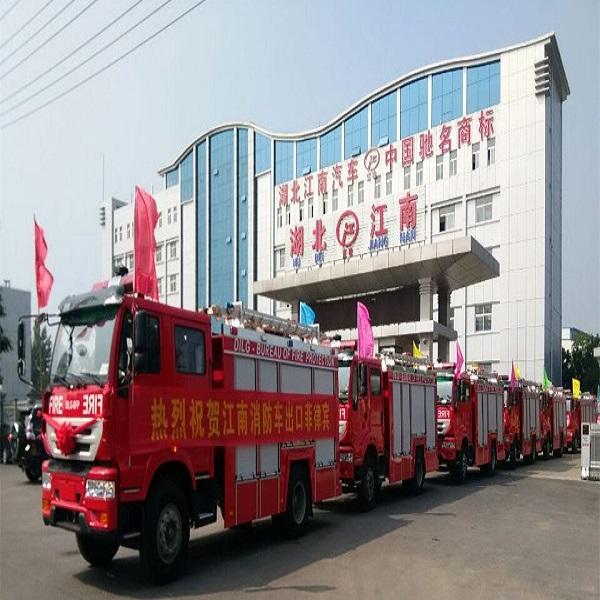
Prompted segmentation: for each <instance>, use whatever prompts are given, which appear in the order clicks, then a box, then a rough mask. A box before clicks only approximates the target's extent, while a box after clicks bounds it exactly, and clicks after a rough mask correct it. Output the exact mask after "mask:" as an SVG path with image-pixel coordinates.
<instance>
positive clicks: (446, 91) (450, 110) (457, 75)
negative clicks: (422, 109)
mask: <svg viewBox="0 0 600 600" xmlns="http://www.w3.org/2000/svg"><path fill="white" fill-rule="evenodd" d="M462 80H463V70H462V69H454V70H452V71H446V72H445V73H438V74H437V75H433V77H432V81H431V126H432V127H435V126H436V125H440V124H441V123H445V122H446V121H451V120H452V119H456V118H457V117H460V116H461V115H462Z"/></svg>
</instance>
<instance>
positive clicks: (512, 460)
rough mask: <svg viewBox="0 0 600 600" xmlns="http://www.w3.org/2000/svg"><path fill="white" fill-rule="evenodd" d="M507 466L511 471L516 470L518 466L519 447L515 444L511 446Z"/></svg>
mask: <svg viewBox="0 0 600 600" xmlns="http://www.w3.org/2000/svg"><path fill="white" fill-rule="evenodd" d="M506 464H507V465H508V468H509V469H514V468H515V467H516V466H517V447H516V446H515V445H514V444H511V445H510V448H509V450H508V459H507V461H506Z"/></svg>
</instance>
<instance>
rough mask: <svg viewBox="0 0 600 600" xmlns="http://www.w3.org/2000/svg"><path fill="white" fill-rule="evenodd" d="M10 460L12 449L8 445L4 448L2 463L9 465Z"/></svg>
mask: <svg viewBox="0 0 600 600" xmlns="http://www.w3.org/2000/svg"><path fill="white" fill-rule="evenodd" d="M9 462H10V450H9V449H8V447H7V446H4V448H2V464H3V465H7V464H8V463H9Z"/></svg>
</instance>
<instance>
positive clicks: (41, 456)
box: [19, 406, 48, 483]
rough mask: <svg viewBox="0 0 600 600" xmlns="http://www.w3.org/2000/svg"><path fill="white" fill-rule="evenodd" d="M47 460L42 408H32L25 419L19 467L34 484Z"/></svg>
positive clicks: (40, 476) (40, 475) (39, 477)
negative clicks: (23, 446) (23, 442)
mask: <svg viewBox="0 0 600 600" xmlns="http://www.w3.org/2000/svg"><path fill="white" fill-rule="evenodd" d="M47 458H48V454H46V449H45V448H44V442H43V441H42V407H41V406H34V407H33V408H32V409H31V412H30V413H29V415H27V416H26V417H25V448H24V449H23V454H22V456H21V457H20V459H19V466H20V467H21V469H23V471H25V475H27V479H29V481H31V482H33V483H35V482H37V481H39V480H40V479H41V478H42V463H43V462H44V461H45V460H46V459H47Z"/></svg>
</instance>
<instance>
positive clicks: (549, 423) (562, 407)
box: [540, 388, 567, 459]
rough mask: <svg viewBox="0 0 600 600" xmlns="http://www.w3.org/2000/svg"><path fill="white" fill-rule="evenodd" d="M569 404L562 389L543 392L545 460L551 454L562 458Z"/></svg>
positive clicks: (543, 450) (543, 445)
mask: <svg viewBox="0 0 600 600" xmlns="http://www.w3.org/2000/svg"><path fill="white" fill-rule="evenodd" d="M566 411H567V402H566V399H565V397H564V394H563V393H562V390H561V389H560V388H557V389H549V390H546V391H544V392H542V398H541V413H540V427H541V431H542V439H543V443H542V452H543V455H544V458H545V459H548V458H550V454H553V455H554V456H555V457H560V456H562V454H563V450H564V446H565V440H566V438H567V416H566Z"/></svg>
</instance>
